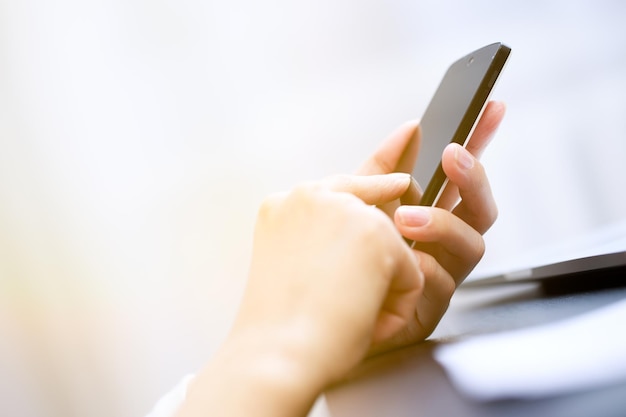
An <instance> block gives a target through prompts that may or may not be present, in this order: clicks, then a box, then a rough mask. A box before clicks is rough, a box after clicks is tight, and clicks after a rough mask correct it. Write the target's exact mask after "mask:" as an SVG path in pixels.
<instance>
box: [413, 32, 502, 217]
mask: <svg viewBox="0 0 626 417" xmlns="http://www.w3.org/2000/svg"><path fill="white" fill-rule="evenodd" d="M510 52H511V49H510V48H509V47H507V46H505V45H502V44H501V43H494V44H491V45H488V46H485V47H483V48H480V49H478V50H476V51H474V52H472V53H471V54H468V55H466V56H464V57H463V58H461V59H459V60H458V61H456V62H455V63H453V64H452V65H451V66H450V68H448V71H447V72H446V74H445V75H444V77H443V80H442V81H441V83H440V84H439V87H438V88H437V90H436V92H435V95H434V96H433V98H432V100H431V101H430V103H429V104H428V107H427V108H426V111H425V112H424V115H423V116H422V119H421V121H420V126H421V131H422V132H421V133H422V140H421V146H420V152H419V156H418V160H417V164H416V166H415V169H414V170H413V177H415V179H417V181H418V183H419V184H420V186H421V187H425V188H424V194H423V196H422V198H421V200H420V205H428V206H430V205H436V204H437V201H438V199H439V197H440V195H441V192H442V191H443V188H444V187H445V184H446V182H447V178H446V176H445V174H444V172H443V169H442V168H441V155H442V153H443V150H444V148H445V147H446V145H447V144H448V143H450V142H456V143H459V144H461V145H463V146H464V145H465V144H466V141H467V139H468V138H469V136H470V135H471V133H472V131H473V130H474V126H475V125H476V122H477V121H478V119H479V118H480V115H481V114H482V111H483V109H484V107H485V105H486V103H487V100H488V98H489V94H490V93H491V90H492V88H493V86H494V84H495V82H496V80H497V78H498V75H499V74H500V71H501V70H502V68H503V67H504V64H505V62H506V60H507V58H508V56H509V54H510Z"/></svg>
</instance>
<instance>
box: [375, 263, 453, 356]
mask: <svg viewBox="0 0 626 417" xmlns="http://www.w3.org/2000/svg"><path fill="white" fill-rule="evenodd" d="M414 254H415V257H416V258H417V259H419V265H420V269H421V270H422V273H423V275H424V286H423V290H422V292H421V294H420V295H419V297H418V298H417V300H416V302H415V304H414V305H413V307H412V311H411V318H410V320H409V321H408V323H407V324H406V325H405V326H404V327H403V328H402V330H401V331H399V332H397V333H396V334H394V335H392V336H391V337H390V338H388V339H386V340H385V339H378V340H377V341H376V342H375V343H373V345H372V347H371V348H370V351H369V352H368V356H372V355H376V354H378V353H382V352H387V351H390V350H393V349H397V348H399V347H402V346H407V345H410V344H413V343H417V342H420V341H422V340H424V339H426V338H427V337H428V336H429V335H430V334H431V333H432V332H433V330H434V329H435V327H436V326H437V323H439V320H440V319H441V317H442V316H443V314H444V313H445V311H446V310H447V308H448V304H449V302H450V298H451V297H452V294H453V293H454V290H455V287H456V285H455V282H454V280H453V279H452V277H451V275H450V274H449V273H448V272H447V271H446V270H445V269H444V268H443V267H442V266H441V265H440V264H439V263H438V262H437V260H436V259H434V258H433V257H432V256H431V255H429V254H427V253H423V252H419V251H414Z"/></svg>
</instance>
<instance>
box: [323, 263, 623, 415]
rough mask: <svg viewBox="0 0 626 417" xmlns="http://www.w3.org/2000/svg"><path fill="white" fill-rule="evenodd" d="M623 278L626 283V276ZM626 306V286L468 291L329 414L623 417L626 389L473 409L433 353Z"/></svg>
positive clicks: (338, 397)
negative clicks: (468, 339)
mask: <svg viewBox="0 0 626 417" xmlns="http://www.w3.org/2000/svg"><path fill="white" fill-rule="evenodd" d="M622 272H623V275H622V276H623V277H624V278H625V279H624V281H625V282H626V272H625V271H622ZM613 287H614V286H613ZM625 298H626V283H625V284H624V285H623V286H621V287H620V286H618V287H614V288H604V289H597V288H596V289H594V290H588V289H587V290H585V289H584V288H580V287H577V288H575V289H573V290H571V291H568V290H567V288H565V289H564V290H563V291H558V292H557V293H554V291H551V292H550V293H549V294H548V293H546V291H545V289H544V287H543V286H542V285H540V284H538V283H526V284H514V285H502V286H497V287H485V288H467V289H463V288H461V289H460V290H459V291H457V294H455V296H454V298H453V300H452V302H451V305H450V309H449V311H448V313H447V314H446V316H445V317H444V319H443V320H442V321H441V323H440V325H439V326H438V328H437V330H436V331H435V333H434V334H433V336H432V337H431V339H430V340H429V341H427V342H426V343H423V344H419V345H415V346H410V347H408V348H405V349H401V350H398V351H395V352H391V353H389V354H386V355H382V356H379V357H375V358H372V359H370V360H368V361H366V362H365V363H363V364H362V365H361V366H360V367H359V368H358V369H356V370H355V372H354V373H353V374H352V375H351V376H350V377H349V378H348V380H346V381H345V382H344V383H342V384H340V385H339V386H337V387H335V388H334V389H332V390H330V391H329V392H327V393H326V394H325V402H326V404H325V408H326V410H325V414H327V415H329V416H332V417H356V416H359V417H367V416H394V417H396V416H398V417H402V416H481V417H491V416H529V415H536V416H568V417H576V416H581V417H582V416H591V415H593V416H594V417H600V416H616V417H618V416H620V417H623V416H625V415H626V383H624V384H619V385H615V386H609V387H603V388H598V389H595V390H592V391H585V392H577V393H572V394H569V395H561V396H557V397H548V398H542V399H539V400H533V401H530V400H503V401H496V402H488V403H480V402H475V401H471V400H469V399H467V398H465V397H463V396H461V395H460V394H459V393H458V392H457V391H456V390H455V388H454V387H453V386H452V385H451V383H450V381H449V380H448V378H447V376H446V374H445V373H444V371H443V369H442V368H441V367H440V365H439V364H438V363H436V362H435V360H434V359H433V356H432V351H433V349H434V347H436V346H437V345H438V344H440V343H443V342H444V341H450V340H454V339H458V338H462V337H465V336H471V335H477V334H485V333H494V332H499V331H506V330H513V329H519V328H524V327H529V326H534V325H539V324H545V323H549V322H553V321H556V320H560V319H564V318H568V317H572V316H575V315H578V314H581V313H584V312H587V311H591V310H594V309H596V308H599V307H602V306H605V305H608V304H611V303H613V302H616V301H619V300H622V299H625ZM616 330H619V331H623V330H622V329H616ZM598 343H601V341H598Z"/></svg>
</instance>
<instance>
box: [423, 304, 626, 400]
mask: <svg viewBox="0 0 626 417" xmlns="http://www.w3.org/2000/svg"><path fill="white" fill-rule="evenodd" d="M625 327H626V300H623V301H620V302H618V303H615V304H612V305H609V306H607V307H603V308H601V309H598V310H595V311H592V312H590V313H586V314H583V315H580V316H577V317H574V318H571V319H568V320H565V321H560V322H556V323H551V324H548V325H543V326H538V327H533V328H528V329H522V330H516V331H511V332H504V333H497V334H492V335H484V336H477V337H474V338H471V339H467V340H464V341H461V342H457V343H453V344H449V345H442V346H440V347H439V348H438V349H437V350H436V351H435V358H436V360H437V361H438V362H439V363H440V364H441V365H442V366H443V367H444V368H445V370H446V372H447V373H448V375H449V377H450V379H451V380H452V382H453V384H454V385H455V386H456V387H457V389H459V390H460V391H461V392H462V393H464V394H466V395H467V396H469V397H471V398H473V399H476V400H482V401H489V400H497V399H502V398H533V397H542V396H550V395H556V394H562V393H567V392H574V391H578V390H584V389H589V388H594V387H599V386H603V385H609V384H613V383H617V382H620V381H626V329H625Z"/></svg>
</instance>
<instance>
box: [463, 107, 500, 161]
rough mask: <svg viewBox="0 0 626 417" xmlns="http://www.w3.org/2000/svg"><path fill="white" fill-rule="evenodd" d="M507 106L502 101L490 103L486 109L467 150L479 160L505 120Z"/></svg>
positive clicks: (468, 143)
mask: <svg viewBox="0 0 626 417" xmlns="http://www.w3.org/2000/svg"><path fill="white" fill-rule="evenodd" d="M505 112H506V105H505V104H504V103H503V102H501V101H490V102H489V103H487V106H486V107H485V111H484V112H483V114H482V116H481V118H480V120H479V121H478V124H477V125H476V128H475V129H474V132H473V133H472V136H471V137H470V139H469V141H468V142H467V146H466V148H467V150H468V151H469V152H470V153H471V154H472V155H474V156H475V157H477V158H479V157H480V155H482V152H483V151H484V150H485V148H486V147H487V145H488V144H489V142H491V139H493V137H494V135H495V134H496V131H497V130H498V127H499V126H500V122H502V119H503V118H504V114H505Z"/></svg>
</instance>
